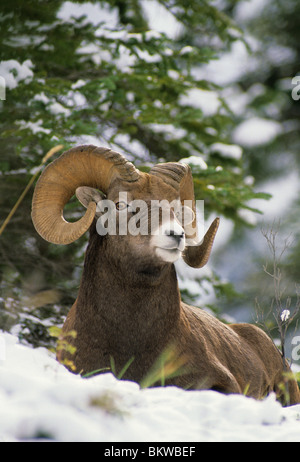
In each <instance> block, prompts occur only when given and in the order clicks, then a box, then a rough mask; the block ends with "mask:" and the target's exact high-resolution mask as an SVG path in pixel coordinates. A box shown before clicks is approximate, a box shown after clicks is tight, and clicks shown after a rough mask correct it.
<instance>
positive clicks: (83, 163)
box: [32, 145, 139, 244]
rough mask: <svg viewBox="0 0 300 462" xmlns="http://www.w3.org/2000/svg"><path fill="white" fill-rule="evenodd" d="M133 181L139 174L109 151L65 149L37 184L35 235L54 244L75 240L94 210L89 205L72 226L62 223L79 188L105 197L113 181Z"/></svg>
mask: <svg viewBox="0 0 300 462" xmlns="http://www.w3.org/2000/svg"><path fill="white" fill-rule="evenodd" d="M117 177H120V178H122V179H123V180H125V181H137V180H138V178H139V171H138V170H137V169H136V168H135V167H134V165H133V164H131V163H130V162H128V161H127V160H126V159H125V158H124V157H123V156H122V155H121V154H119V153H117V152H115V151H112V150H111V149H110V148H105V147H96V146H93V145H81V146H77V147H74V148H71V149H69V150H68V151H66V152H64V153H63V154H62V155H61V156H60V157H58V158H57V159H56V160H54V161H53V162H52V163H51V164H49V165H48V166H47V167H46V168H45V169H44V171H43V173H42V174H41V176H40V178H39V180H38V181H37V184H36V187H35V190H34V194H33V199H32V221H33V224H34V226H35V228H36V230H37V232H38V233H39V234H40V235H41V236H42V237H43V238H44V239H45V240H47V241H49V242H52V243H55V244H69V243H71V242H74V241H75V240H77V239H79V237H81V236H82V235H83V234H84V233H85V232H86V231H87V230H88V229H89V227H90V226H91V224H92V222H93V220H94V217H95V213H96V206H95V204H93V203H91V204H90V205H89V207H88V209H87V210H86V212H85V214H84V216H83V217H82V218H81V219H80V220H78V221H77V222H75V223H69V222H67V221H66V220H65V219H64V216H63V209H64V206H65V205H66V204H67V202H68V201H69V200H70V199H71V197H72V196H73V195H74V194H75V191H76V189H77V188H78V187H80V186H90V187H92V188H97V189H99V190H101V191H102V192H104V193H107V190H108V188H109V185H110V184H111V182H112V181H113V179H115V178H117Z"/></svg>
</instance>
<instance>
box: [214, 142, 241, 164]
mask: <svg viewBox="0 0 300 462" xmlns="http://www.w3.org/2000/svg"><path fill="white" fill-rule="evenodd" d="M210 150H211V152H217V153H218V154H220V155H221V156H222V157H226V158H228V159H234V160H240V159H241V157H242V154H243V150H242V148H241V147H240V146H237V145H235V144H224V143H214V144H212V145H211V146H210Z"/></svg>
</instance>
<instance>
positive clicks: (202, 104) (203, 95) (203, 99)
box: [180, 88, 221, 117]
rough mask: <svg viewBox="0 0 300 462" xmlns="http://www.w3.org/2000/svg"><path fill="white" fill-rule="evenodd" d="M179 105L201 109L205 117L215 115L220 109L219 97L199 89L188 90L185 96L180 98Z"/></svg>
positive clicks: (212, 92)
mask: <svg viewBox="0 0 300 462" xmlns="http://www.w3.org/2000/svg"><path fill="white" fill-rule="evenodd" d="M180 104H181V105H182V106H184V105H188V106H192V107H194V108H196V109H201V111H202V112H203V114H204V116H205V117H209V116H213V115H215V114H216V113H217V112H218V111H219V109H220V107H221V101H220V99H219V95H218V94H217V93H216V92H215V91H207V90H201V89H200V88H192V89H190V90H188V91H187V93H186V94H185V95H182V96H181V97H180Z"/></svg>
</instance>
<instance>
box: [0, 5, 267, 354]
mask: <svg viewBox="0 0 300 462" xmlns="http://www.w3.org/2000/svg"><path fill="white" fill-rule="evenodd" d="M151 3H152V6H153V8H158V7H159V8H163V11H164V12H165V14H168V15H171V16H172V18H173V20H174V21H175V22H176V24H178V33H177V34H176V36H175V37H171V36H169V35H168V34H167V33H165V32H161V31H158V30H153V27H152V29H151V28H150V27H149V24H148V18H147V14H146V5H145V1H141V0H126V1H123V0H112V1H104V0H103V1H101V0H98V1H96V0H95V1H93V2H92V3H91V2H90V3H89V4H86V3H85V2H82V1H81V2H79V1H77V2H74V3H71V2H63V1H61V0H56V1H51V2H50V1H47V2H41V1H39V0H26V1H24V0H13V3H12V2H8V1H7V0H3V1H2V2H1V6H0V23H1V28H0V42H1V47H0V76H1V77H2V78H3V79H4V81H5V83H6V99H5V100H2V101H0V109H1V121H0V131H1V138H0V152H1V154H0V171H1V178H0V179H1V181H0V206H1V208H0V223H3V221H4V219H5V218H6V216H7V215H8V213H9V212H10V210H11V209H12V207H13V205H14V204H15V203H16V201H17V199H18V198H19V196H20V195H21V193H22V191H23V190H24V188H25V186H26V185H27V184H28V182H29V180H30V179H31V178H32V175H33V174H34V173H35V172H36V168H37V167H38V166H40V164H41V162H42V159H43V157H44V155H45V154H46V152H47V151H48V150H49V149H51V148H52V147H54V146H57V145H60V144H62V145H63V146H64V149H65V150H66V149H68V148H69V147H71V146H74V145H76V144H82V143H89V144H90V143H92V144H97V145H108V146H110V147H112V148H114V149H116V150H118V151H120V152H121V153H122V154H124V155H125V156H126V157H128V158H129V159H130V160H132V161H134V162H135V164H136V166H137V167H138V168H141V169H143V168H144V169H145V170H147V169H148V168H149V167H150V166H151V165H153V164H154V163H157V162H159V161H177V160H180V159H182V158H185V159H187V162H189V163H190V164H191V166H192V170H193V175H194V178H195V192H196V198H197V199H204V200H205V211H206V215H207V216H208V215H209V214H214V215H216V214H219V215H223V216H226V217H228V218H229V219H230V220H233V221H234V222H242V221H243V218H242V215H241V213H240V212H241V210H243V209H245V208H246V209H247V208H249V206H248V205H247V204H248V201H249V200H250V199H251V198H254V197H258V198H264V197H266V195H263V194H259V193H257V192H255V191H253V188H252V186H251V185H249V182H247V181H245V175H246V173H245V171H244V168H243V167H244V165H243V157H242V150H241V149H240V148H239V146H232V145H230V133H231V130H232V128H233V127H234V123H235V120H234V118H233V116H232V113H231V112H230V111H229V110H228V107H227V105H226V103H225V101H224V100H223V99H222V98H221V96H220V90H221V89H220V88H218V87H217V86H216V85H215V84H213V83H212V82H211V81H209V80H207V79H205V77H204V73H203V72H202V66H203V65H205V64H207V63H208V62H210V61H211V60H213V59H217V57H218V54H220V53H221V52H223V51H225V50H227V49H228V48H229V47H230V45H231V44H232V43H233V42H234V41H236V40H241V39H242V38H241V37H242V34H241V31H240V29H239V28H238V27H237V26H236V24H235V23H234V22H233V21H232V20H231V19H230V18H229V16H228V15H226V14H225V12H224V11H222V10H221V9H220V8H217V7H215V6H213V3H212V2H211V1H210V0H201V1H197V2H187V1H185V0H181V1H176V2H175V1H173V0H169V1H167V0H161V1H159V2H151ZM88 11H90V12H92V13H91V14H87V12H88ZM59 154H60V153H58V154H56V156H58V155H59ZM53 158H54V157H53ZM53 158H52V159H51V160H53ZM49 161H50V160H49ZM31 197H32V190H31V191H30V194H27V196H26V197H25V200H24V201H23V202H22V204H21V205H20V206H19V208H18V209H17V212H16V213H15V214H14V216H13V217H12V218H11V220H10V222H9V224H8V226H7V227H6V228H5V230H4V231H3V232H2V234H1V236H0V256H1V257H0V271H1V283H0V288H1V298H0V313H1V318H0V320H1V321H0V322H1V324H0V327H1V328H6V329H10V328H12V326H14V325H18V326H19V327H18V330H19V335H20V337H22V338H26V339H27V340H28V341H30V342H31V343H33V344H34V345H40V344H48V342H49V337H48V334H47V327H48V325H49V324H53V323H54V324H59V323H60V322H61V320H62V316H63V315H64V314H65V313H66V308H69V307H70V305H71V303H72V302H73V301H74V299H75V297H76V291H77V287H78V283H79V279H80V268H81V265H82V258H83V252H84V248H85V245H86V239H87V237H86V236H85V237H83V238H81V239H80V240H79V241H78V242H76V243H74V244H72V245H71V246H66V247H60V246H54V245H50V244H47V243H45V242H44V241H43V240H42V239H41V238H39V236H37V234H36V232H35V230H34V229H33V226H32V223H31V218H30V204H31ZM81 213H82V210H81V208H80V207H79V205H78V203H77V202H76V201H75V200H73V201H71V203H70V204H69V205H68V206H67V209H66V217H67V218H68V219H71V220H72V219H76V218H78V214H81ZM198 279H199V280H198ZM206 279H207V276H206ZM208 279H209V282H210V284H211V285H214V287H215V289H216V290H217V291H219V292H222V291H223V292H224V291H226V289H228V286H226V285H222V284H221V283H220V281H219V279H218V277H217V275H213V276H210V277H209V278H208ZM196 280H197V281H198V282H199V283H201V280H200V278H198V277H197V278H196ZM182 293H183V296H184V297H186V299H187V300H189V299H190V298H191V294H189V293H188V292H186V291H184V290H183V292H182Z"/></svg>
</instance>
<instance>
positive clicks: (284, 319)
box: [255, 223, 300, 369]
mask: <svg viewBox="0 0 300 462" xmlns="http://www.w3.org/2000/svg"><path fill="white" fill-rule="evenodd" d="M279 228H280V223H278V224H277V225H276V223H273V226H272V227H271V228H270V229H269V230H265V229H262V234H263V236H264V237H265V239H266V241H267V244H268V248H269V251H270V253H271V263H270V264H269V265H268V264H267V263H266V264H265V265H264V266H263V269H264V272H265V274H267V275H268V276H269V277H270V278H271V279H272V281H273V292H274V296H273V298H272V301H271V303H270V309H269V310H268V312H267V317H266V313H265V311H264V310H263V309H262V307H261V305H260V303H259V301H258V300H257V299H256V301H255V304H256V315H257V323H260V324H261V325H263V327H264V329H265V330H266V331H267V332H268V334H269V335H270V329H269V326H268V325H267V322H266V319H268V318H269V316H270V315H272V316H273V317H274V319H275V327H276V328H277V329H278V333H279V337H280V344H281V345H280V346H281V355H282V360H283V364H284V368H285V369H286V368H287V361H286V351H285V343H286V336H287V332H288V328H289V326H290V325H291V324H292V323H293V322H294V321H295V319H296V318H297V317H298V315H299V313H300V290H299V287H297V286H296V301H295V302H294V307H292V299H291V297H289V296H285V292H286V288H285V287H283V275H282V271H281V268H280V263H281V260H282V258H283V256H284V254H285V253H286V252H287V250H288V249H289V248H290V246H291V243H292V241H291V236H289V237H288V238H287V239H285V240H284V242H283V245H282V248H281V249H279V248H278V245H277V239H278V232H279ZM270 265H271V266H272V268H271V269H269V266H270ZM270 336H271V335H270Z"/></svg>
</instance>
